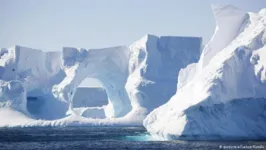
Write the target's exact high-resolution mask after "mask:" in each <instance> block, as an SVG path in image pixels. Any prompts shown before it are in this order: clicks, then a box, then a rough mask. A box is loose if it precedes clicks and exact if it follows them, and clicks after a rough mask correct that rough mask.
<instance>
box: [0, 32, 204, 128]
mask: <svg viewBox="0 0 266 150" xmlns="http://www.w3.org/2000/svg"><path fill="white" fill-rule="evenodd" d="M200 48H201V38H196V37H171V36H165V37H164V36H163V37H157V36H153V35H146V36H145V37H143V38H142V39H140V40H138V41H136V42H134V43H133V44H131V45H130V46H118V47H112V48H104V49H89V50H86V49H76V48H68V47H65V48H63V51H62V52H43V51H40V50H35V49H30V48H25V47H21V46H15V47H13V48H9V49H1V58H0V66H1V67H0V69H1V72H0V73H1V74H0V78H1V81H2V82H1V84H2V85H5V84H8V83H10V82H11V81H12V82H13V81H18V82H19V83H21V84H22V87H24V90H25V92H26V99H23V98H20V99H19V100H20V101H21V102H25V103H26V105H27V106H26V109H25V111H24V113H25V114H26V116H28V117H29V118H33V119H44V120H55V119H60V118H61V119H62V118H64V117H66V115H70V116H73V115H74V116H83V117H86V118H98V119H99V118H100V119H104V118H120V121H122V122H123V118H124V120H126V122H127V123H129V124H130V121H133V120H134V121H135V120H138V121H139V122H138V124H142V120H143V119H144V118H145V116H146V115H147V114H148V113H149V112H150V111H152V110H153V109H155V108H157V107H158V106H160V105H162V104H164V103H166V102H167V101H168V100H169V99H170V97H171V96H173V95H174V94H175V92H176V88H177V86H176V85H177V76H178V72H179V70H180V69H182V68H185V67H186V66H187V65H188V64H190V63H194V62H197V61H198V59H199V55H200ZM86 78H94V79H97V80H99V82H100V83H101V85H102V86H103V88H104V90H105V91H106V94H107V97H108V104H107V105H104V106H102V107H98V108H97V112H96V113H95V109H90V110H88V111H92V112H89V113H87V114H89V115H84V114H83V113H81V111H80V109H75V108H74V107H73V104H74V103H75V99H74V95H75V92H76V89H77V88H78V86H79V85H80V84H81V82H82V81H83V80H85V79H86ZM3 93H4V94H2V95H5V94H6V93H5V91H3ZM2 95H1V96H0V98H1V99H0V103H1V105H0V107H5V108H6V107H8V106H9V105H5V104H6V103H7V101H6V100H3V98H2ZM84 97H86V94H84ZM13 101H14V100H13V99H12V98H10V99H9V101H8V103H13ZM84 107H87V106H84ZM14 108H15V109H14ZM16 108H17V107H12V109H14V110H18V109H16ZM79 108H81V107H79ZM87 108H88V107H87ZM0 109H1V108H0ZM99 114H101V115H100V116H99ZM102 114H103V115H102ZM0 115H1V111H0ZM59 121H60V120H59ZM110 121H111V122H112V120H109V122H110ZM18 124H19V123H18Z"/></svg>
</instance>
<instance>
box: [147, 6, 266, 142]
mask: <svg viewBox="0 0 266 150" xmlns="http://www.w3.org/2000/svg"><path fill="white" fill-rule="evenodd" d="M213 11H214V15H215V18H216V23H217V26H216V30H215V33H214V35H213V38H212V39H211V40H210V42H209V43H208V44H207V45H206V46H205V48H204V50H203V52H202V54H201V56H200V60H199V62H198V63H194V64H190V65H188V66H187V67H186V68H185V69H182V70H181V71H180V73H179V76H178V85H177V86H178V89H177V91H176V94H175V95H174V96H173V97H172V98H171V99H170V100H169V101H168V102H167V103H166V104H164V105H162V106H160V107H159V108H156V109H155V110H153V111H152V112H151V113H150V114H149V115H148V116H147V118H146V119H145V120H144V126H145V127H146V128H147V130H148V131H149V132H150V133H151V134H152V135H153V136H154V137H157V138H161V139H166V140H172V139H180V138H181V139H266V92H265V90H266V78H265V75H266V71H265V67H266V66H265V65H266V45H265V44H266V34H265V29H266V28H265V27H266V14H265V9H263V10H261V11H260V12H259V13H251V12H249V13H246V12H243V11H241V10H239V9H237V8H235V7H233V6H228V5H218V6H213Z"/></svg>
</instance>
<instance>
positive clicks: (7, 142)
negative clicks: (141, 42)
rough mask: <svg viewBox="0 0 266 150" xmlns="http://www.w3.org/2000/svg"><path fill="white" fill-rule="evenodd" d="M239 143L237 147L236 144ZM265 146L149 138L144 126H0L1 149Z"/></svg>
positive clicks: (260, 144) (197, 149) (201, 149)
mask: <svg viewBox="0 0 266 150" xmlns="http://www.w3.org/2000/svg"><path fill="white" fill-rule="evenodd" d="M235 146H238V147H235ZM236 148H237V149H250V148H253V149H266V142H263V141H152V139H151V137H150V136H149V134H148V133H147V132H146V130H145V129H144V128H143V127H64V128H0V149H5V150H7V149H18V150H24V149H34V150H35V149H47V150H53V149H58V150H59V149H69V150H74V149H81V150H84V149H184V150H190V149H195V150H208V149H209V150H213V149H236Z"/></svg>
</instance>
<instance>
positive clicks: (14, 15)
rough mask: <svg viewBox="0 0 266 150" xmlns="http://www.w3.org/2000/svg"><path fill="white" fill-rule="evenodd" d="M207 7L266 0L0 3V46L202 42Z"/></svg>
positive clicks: (208, 28)
mask: <svg viewBox="0 0 266 150" xmlns="http://www.w3.org/2000/svg"><path fill="white" fill-rule="evenodd" d="M211 4H233V5H235V6H238V7H240V8H242V9H244V10H249V11H258V10H259V9H260V8H263V7H266V0H163V1H162V0H134V1H133V0H131V1H129V0H0V47H10V46H13V45H15V44H18V45H22V46H28V47H32V48H39V49H43V50H61V49H62V47H63V46H72V47H84V48H102V47H109V46H116V45H124V44H130V43H132V42H133V41H135V40H137V39H139V38H141V37H142V36H144V35H145V34H147V33H150V34H155V35H179V36H201V37H203V38H204V41H205V42H207V41H208V40H209V39H210V37H211V35H212V33H213V30H214V27H215V21H214V18H213V15H212V11H211Z"/></svg>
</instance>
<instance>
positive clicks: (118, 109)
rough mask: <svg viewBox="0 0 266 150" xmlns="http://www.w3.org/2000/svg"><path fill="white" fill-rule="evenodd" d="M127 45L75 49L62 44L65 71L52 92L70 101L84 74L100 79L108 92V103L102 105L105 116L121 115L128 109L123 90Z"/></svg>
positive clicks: (126, 72)
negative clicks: (64, 46) (61, 79)
mask: <svg viewBox="0 0 266 150" xmlns="http://www.w3.org/2000/svg"><path fill="white" fill-rule="evenodd" d="M128 57H129V50H128V48H127V47H123V46H121V47H113V48H106V49H90V50H85V49H76V48H63V65H64V69H65V72H66V77H65V78H64V80H63V81H62V82H61V83H60V84H58V85H55V86H54V87H53V93H54V95H55V96H56V97H57V98H58V99H60V100H61V101H65V102H68V103H69V104H70V107H69V112H70V113H73V112H72V110H73V109H72V101H73V95H74V93H75V89H76V88H77V87H78V86H79V85H80V83H81V82H82V81H83V80H84V79H85V78H95V79H97V80H99V81H100V82H101V84H102V86H103V87H104V89H105V90H106V93H107V95H108V105H107V107H105V109H104V111H105V115H106V116H107V117H121V116H124V115H125V114H127V113H128V112H129V111H130V110H131V104H130V100H129V98H128V95H127V92H126V90H125V84H126V81H127V76H128V69H127V68H128Z"/></svg>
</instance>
